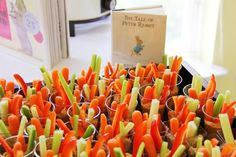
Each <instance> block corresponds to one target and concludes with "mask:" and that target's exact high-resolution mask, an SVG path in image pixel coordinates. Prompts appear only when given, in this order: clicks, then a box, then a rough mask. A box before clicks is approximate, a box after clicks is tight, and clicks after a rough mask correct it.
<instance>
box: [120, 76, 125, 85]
mask: <svg viewBox="0 0 236 157" xmlns="http://www.w3.org/2000/svg"><path fill="white" fill-rule="evenodd" d="M119 80H120V83H121V84H123V81H124V80H125V75H121V76H120V77H119Z"/></svg>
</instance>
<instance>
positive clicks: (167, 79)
mask: <svg viewBox="0 0 236 157" xmlns="http://www.w3.org/2000/svg"><path fill="white" fill-rule="evenodd" d="M162 79H163V80H164V85H170V81H171V72H170V71H168V70H166V71H165V72H164V74H163V76H162Z"/></svg>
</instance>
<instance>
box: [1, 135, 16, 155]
mask: <svg viewBox="0 0 236 157" xmlns="http://www.w3.org/2000/svg"><path fill="white" fill-rule="evenodd" d="M0 144H2V147H3V148H4V149H5V151H6V152H7V153H8V154H9V156H13V150H12V149H11V147H10V146H9V145H8V143H7V142H6V141H5V139H4V138H3V137H2V136H1V135H0Z"/></svg>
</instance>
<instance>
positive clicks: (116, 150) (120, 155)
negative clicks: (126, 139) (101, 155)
mask: <svg viewBox="0 0 236 157" xmlns="http://www.w3.org/2000/svg"><path fill="white" fill-rule="evenodd" d="M113 150H114V153H115V156H116V157H124V154H123V152H122V150H121V148H120V147H115V148H114V149H113Z"/></svg>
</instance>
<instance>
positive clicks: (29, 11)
mask: <svg viewBox="0 0 236 157" xmlns="http://www.w3.org/2000/svg"><path fill="white" fill-rule="evenodd" d="M63 2H64V0H0V45H3V46H6V47H8V48H12V49H14V50H15V51H9V52H8V53H11V55H13V56H17V57H20V58H22V59H24V60H26V61H28V62H32V63H38V64H44V65H45V66H47V67H48V68H51V67H53V66H54V65H55V64H57V63H58V62H59V61H60V60H61V59H62V58H66V57H67V55H68V47H67V32H66V23H65V21H66V20H65V19H66V15H65V11H63V12H59V9H63V8H64V7H65V6H64V4H63Z"/></svg>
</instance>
